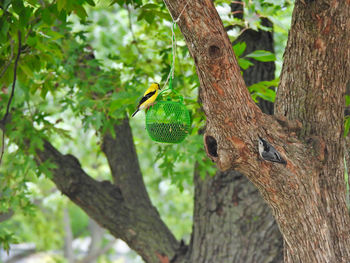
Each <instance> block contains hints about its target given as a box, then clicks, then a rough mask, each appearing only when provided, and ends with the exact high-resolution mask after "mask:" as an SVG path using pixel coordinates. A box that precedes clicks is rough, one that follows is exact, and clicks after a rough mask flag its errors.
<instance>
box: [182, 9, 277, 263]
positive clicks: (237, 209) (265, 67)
mask: <svg viewBox="0 0 350 263" xmlns="http://www.w3.org/2000/svg"><path fill="white" fill-rule="evenodd" d="M239 7H242V5H239ZM271 25H272V24H271V22H269V21H265V26H271ZM236 42H245V43H246V45H247V48H246V51H245V53H246V54H248V53H251V52H252V51H254V50H258V49H260V50H269V51H271V52H273V37H272V33H271V32H267V31H259V32H256V31H254V30H246V31H244V33H243V34H242V35H241V36H240V37H239V38H238V39H237V41H236ZM252 63H254V66H252V67H251V68H249V69H248V70H246V71H244V74H243V77H244V80H245V82H246V83H249V85H252V84H254V83H257V82H259V81H263V80H272V79H274V78H275V77H274V76H275V72H274V71H275V65H274V62H265V63H264V62H257V61H255V60H252ZM259 106H260V107H261V109H262V110H263V111H264V112H265V113H268V114H271V113H273V103H270V102H266V101H262V100H261V101H260V102H259ZM194 185H195V200H196V202H195V210H194V217H193V221H194V222H193V233H192V242H191V244H190V250H189V251H188V253H189V255H188V257H189V258H190V260H189V262H235V263H240V262H242V263H254V262H259V263H264V262H269V263H276V262H282V261H283V240H282V236H281V234H280V231H279V229H278V226H277V224H276V222H275V220H274V218H273V216H272V213H271V209H270V208H269V207H268V205H267V204H266V202H265V201H264V200H263V199H262V197H261V195H260V193H259V192H258V190H257V189H256V187H255V186H254V185H253V184H252V183H251V182H250V181H249V180H248V179H247V178H246V177H245V176H243V175H242V174H241V173H239V172H237V171H234V170H230V171H227V172H220V171H218V172H217V173H216V175H215V176H214V177H209V176H208V177H207V178H205V180H203V179H202V178H200V177H199V175H198V173H195V180H194ZM212 240H216V242H215V243H213V242H212ZM215 251H216V252H215Z"/></svg>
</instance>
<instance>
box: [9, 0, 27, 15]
mask: <svg viewBox="0 0 350 263" xmlns="http://www.w3.org/2000/svg"><path fill="white" fill-rule="evenodd" d="M12 8H13V10H14V11H15V12H16V13H17V14H18V15H20V14H21V12H22V10H23V9H24V5H23V1H22V0H13V1H12Z"/></svg>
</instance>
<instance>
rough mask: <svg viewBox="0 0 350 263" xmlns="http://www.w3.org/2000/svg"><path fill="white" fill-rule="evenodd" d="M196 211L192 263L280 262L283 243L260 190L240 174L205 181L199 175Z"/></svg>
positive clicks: (190, 251) (232, 172) (208, 178)
mask: <svg viewBox="0 0 350 263" xmlns="http://www.w3.org/2000/svg"><path fill="white" fill-rule="evenodd" d="M194 184H195V210H194V216H193V233H192V241H191V244H190V249H189V251H188V257H189V261H188V262H201V263H206V262H207V263H210V262H218V263H221V262H222V263H224V262H235V263H255V262H259V263H267V262H268V263H277V262H282V261H283V241H282V237H281V234H280V232H279V230H278V227H277V224H276V223H275V221H274V219H273V216H272V214H271V210H270V209H269V207H268V206H267V204H266V203H265V202H264V201H263V199H262V198H261V196H260V194H259V192H258V190H257V189H256V187H255V186H254V185H253V184H252V183H250V182H249V181H248V179H247V178H246V177H245V176H243V175H242V174H240V173H239V172H236V171H232V170H230V171H227V172H220V171H218V172H217V173H216V175H215V176H214V177H210V176H207V177H206V178H205V180H204V179H203V178H201V177H200V176H199V174H198V173H196V174H195V180H194Z"/></svg>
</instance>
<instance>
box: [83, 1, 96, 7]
mask: <svg viewBox="0 0 350 263" xmlns="http://www.w3.org/2000/svg"><path fill="white" fill-rule="evenodd" d="M85 1H86V2H87V3H88V4H89V5H91V6H95V2H94V0H85Z"/></svg>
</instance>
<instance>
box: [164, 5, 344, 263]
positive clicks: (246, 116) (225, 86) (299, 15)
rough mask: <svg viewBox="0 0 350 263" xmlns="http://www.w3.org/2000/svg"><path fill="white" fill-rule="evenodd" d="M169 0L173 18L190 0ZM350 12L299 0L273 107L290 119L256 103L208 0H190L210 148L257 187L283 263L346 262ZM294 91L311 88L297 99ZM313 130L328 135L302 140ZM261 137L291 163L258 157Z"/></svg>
mask: <svg viewBox="0 0 350 263" xmlns="http://www.w3.org/2000/svg"><path fill="white" fill-rule="evenodd" d="M165 2H166V4H167V6H168V8H169V10H170V12H171V13H172V16H173V17H175V18H177V17H178V15H179V14H180V12H181V10H182V9H183V7H184V5H185V3H186V1H170V0H166V1H165ZM349 10H350V9H349V1H329V2H327V1H296V11H295V12H294V13H293V23H292V29H291V34H290V36H289V44H288V46H287V50H289V51H290V53H286V58H285V65H284V69H283V72H284V76H282V84H281V87H282V88H281V90H280V92H279V93H278V95H279V96H281V94H283V93H284V92H285V91H286V90H287V89H288V90H289V94H290V97H289V98H286V96H284V97H283V98H281V101H282V102H283V103H284V102H286V103H287V106H286V107H282V106H281V105H282V104H283V103H280V105H278V106H277V112H279V113H281V112H282V114H280V115H283V116H288V118H289V121H288V119H285V118H284V117H283V116H279V117H278V119H275V118H272V117H270V116H267V115H264V114H263V113H262V112H261V111H260V110H259V109H258V108H257V107H256V105H254V103H253V102H252V100H251V98H250V97H249V94H248V92H247V90H246V88H245V85H244V82H243V80H242V77H241V75H240V71H239V68H238V65H237V62H236V60H235V57H234V54H233V51H232V48H231V45H230V42H229V39H228V37H227V35H226V33H225V31H224V28H223V25H222V22H221V20H220V18H219V16H218V14H217V12H216V10H215V8H214V6H213V3H212V1H209V0H198V1H191V2H188V5H187V9H186V10H185V12H184V13H183V15H182V17H181V19H180V21H179V26H180V29H181V31H182V33H183V35H184V37H185V40H186V42H187V45H188V47H189V50H190V53H191V55H192V57H193V58H194V61H195V63H196V69H197V74H198V76H199V80H200V84H201V94H200V95H201V100H202V102H203V109H204V111H205V114H206V116H207V130H206V133H205V136H204V144H205V147H206V151H207V154H208V156H209V157H210V158H211V159H212V160H213V161H214V162H216V163H217V165H218V167H219V168H220V169H221V170H228V169H231V168H236V169H237V170H239V171H240V172H243V173H244V174H245V175H246V176H247V177H248V178H249V179H250V180H251V181H252V182H253V183H254V184H255V185H256V186H257V187H258V188H259V190H260V192H261V193H262V195H263V196H264V198H265V200H266V201H267V202H268V203H269V205H270V206H271V207H272V209H273V213H274V215H275V218H276V220H277V222H278V224H279V227H280V229H281V232H282V234H283V237H284V241H285V247H286V250H285V261H286V262H350V249H349V247H350V243H349V237H350V236H349V228H348V226H349V225H350V220H349V216H348V213H347V211H346V208H345V198H344V197H345V195H344V194H345V191H344V181H343V172H344V169H343V162H342V160H343V141H342V137H341V131H342V127H343V126H342V123H343V119H342V117H343V112H344V91H345V85H346V82H347V80H346V79H345V76H347V75H346V74H347V72H349V47H348V46H346V47H345V46H344V43H349V30H350V23H349V19H350V14H349ZM294 31H295V32H294ZM323 35H325V36H323ZM308 40H310V41H308ZM305 53H307V54H305ZM293 60H294V61H295V62H294V63H293V62H292V61H293ZM305 60H306V61H307V62H305ZM330 61H334V63H333V64H330V63H329V62H330ZM326 62H327V63H326ZM289 63H290V64H289ZM283 78H285V79H283ZM295 82H300V83H302V85H303V86H300V87H298V85H295V84H294V83H295ZM283 87H284V88H283ZM298 89H300V92H303V91H304V92H305V91H308V90H310V92H306V94H308V96H306V95H305V96H300V94H299V93H298V91H297V90H298ZM285 94H288V93H287V92H285ZM319 98H322V99H323V100H324V101H326V103H328V105H327V106H326V107H324V106H323V105H324V104H325V103H319ZM316 102H318V103H316ZM288 105H289V106H288ZM303 106H304V107H303ZM279 107H282V110H280V109H279ZM283 109H286V110H283ZM293 109H294V111H295V109H300V110H298V113H299V114H294V115H293V113H290V111H291V112H293ZM306 112H307V113H306ZM300 122H301V123H304V126H303V128H302V129H301V131H300V132H299V133H298V134H299V135H300V137H299V138H298V137H297V136H296V135H295V132H294V131H295V130H297V129H298V128H299V127H300V125H299V123H300ZM330 124H331V125H330ZM317 131H318V132H317ZM315 133H316V134H317V135H319V136H320V137H322V138H317V136H316V138H315V137H311V138H310V140H306V138H305V136H306V135H314V134H315ZM258 135H260V136H262V137H264V138H265V139H267V140H268V141H269V142H270V143H272V144H273V145H274V146H275V147H276V149H277V150H278V151H279V152H280V153H281V154H282V156H283V157H284V158H285V159H286V160H287V162H288V163H287V165H286V166H283V165H280V164H274V163H268V162H263V161H260V160H259V159H258V153H257V137H258Z"/></svg>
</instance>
